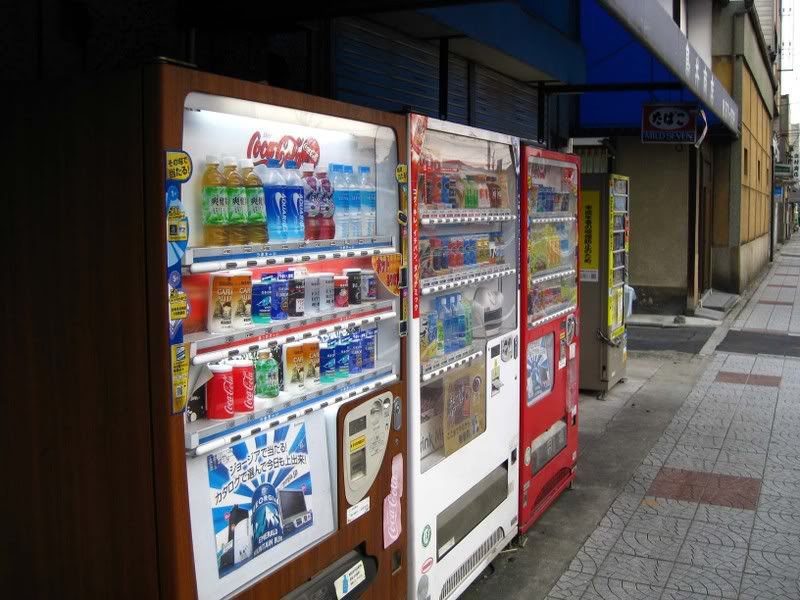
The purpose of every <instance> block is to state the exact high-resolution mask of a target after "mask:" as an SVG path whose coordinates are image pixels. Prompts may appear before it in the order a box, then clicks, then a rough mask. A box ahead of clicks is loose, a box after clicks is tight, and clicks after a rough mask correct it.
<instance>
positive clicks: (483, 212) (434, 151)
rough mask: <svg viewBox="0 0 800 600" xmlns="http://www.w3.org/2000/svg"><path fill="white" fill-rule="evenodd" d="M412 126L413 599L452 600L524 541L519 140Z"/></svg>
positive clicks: (428, 124) (419, 123)
mask: <svg viewBox="0 0 800 600" xmlns="http://www.w3.org/2000/svg"><path fill="white" fill-rule="evenodd" d="M408 128H409V134H410V149H409V152H410V181H409V184H410V188H411V214H410V236H411V238H410V240H411V249H410V251H411V256H412V261H411V265H410V268H411V319H410V322H409V337H410V339H411V340H412V341H411V343H409V344H408V352H409V382H410V385H409V387H408V390H409V401H408V411H409V450H408V457H409V467H408V477H409V493H410V500H409V512H410V515H411V516H410V532H409V543H408V548H409V559H408V563H409V567H408V585H409V591H408V593H409V597H413V598H417V599H418V600H431V599H432V600H447V599H448V598H456V597H457V596H458V595H460V594H461V593H462V592H463V590H464V589H465V588H466V587H467V586H468V585H469V584H470V582H471V581H473V580H474V579H475V578H476V577H477V576H478V574H479V573H480V572H481V570H482V569H483V568H484V567H485V566H486V565H487V564H488V563H489V562H490V561H491V560H492V559H493V558H494V557H495V556H496V555H497V554H498V553H499V552H500V550H501V549H502V548H503V547H504V546H505V545H506V544H507V543H508V542H509V541H510V540H511V539H512V538H513V537H514V535H516V533H517V482H518V478H519V474H518V470H517V460H518V445H519V397H518V395H519V382H518V378H519V373H520V371H519V351H520V349H519V330H518V327H519V324H518V317H517V303H518V292H519V290H518V282H517V281H518V280H517V260H518V259H517V257H518V248H517V244H518V242H517V214H518V202H519V200H518V192H517V180H518V176H519V171H518V164H519V162H518V155H519V143H518V140H517V139H516V138H513V137H511V136H507V135H501V134H497V133H492V132H488V131H482V130H479V129H475V128H472V127H466V126H462V125H457V124H453V123H448V122H444V121H439V120H435V119H430V118H427V117H424V116H420V115H413V114H412V115H410V116H409V122H408Z"/></svg>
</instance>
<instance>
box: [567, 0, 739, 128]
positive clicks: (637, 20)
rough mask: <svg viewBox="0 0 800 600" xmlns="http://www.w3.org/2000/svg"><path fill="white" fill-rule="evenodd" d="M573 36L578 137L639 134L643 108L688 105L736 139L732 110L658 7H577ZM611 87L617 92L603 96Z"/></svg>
mask: <svg viewBox="0 0 800 600" xmlns="http://www.w3.org/2000/svg"><path fill="white" fill-rule="evenodd" d="M580 36H581V43H582V45H583V48H584V51H585V53H586V84H587V85H586V88H585V89H586V90H588V91H586V92H585V93H583V94H582V95H581V98H580V119H579V129H580V132H581V134H583V135H590V134H591V133H590V132H592V131H595V132H598V131H600V130H603V131H608V130H615V129H616V130H619V129H628V128H639V126H640V124H641V110H642V105H643V104H646V103H656V102H667V103H674V102H688V103H697V104H698V105H699V106H702V107H704V108H705V109H706V111H707V116H708V117H709V122H710V124H711V125H714V124H721V125H723V126H724V127H725V129H727V130H728V131H729V132H730V133H732V134H733V135H737V136H738V132H739V108H738V106H737V105H736V102H734V100H733V99H732V98H731V97H730V95H729V94H728V92H727V90H726V89H725V88H724V87H723V85H722V83H721V82H720V81H719V79H717V77H716V76H715V75H714V73H713V71H712V69H711V66H710V65H708V64H706V62H705V61H704V60H703V59H702V58H701V57H700V55H699V54H698V53H697V51H696V50H695V48H694V47H693V46H692V45H691V44H690V43H689V41H688V40H687V39H686V37H685V36H684V35H683V33H682V32H681V30H680V29H679V28H678V26H677V25H676V24H675V22H674V21H673V20H672V17H670V15H669V14H667V12H666V11H665V10H664V9H663V8H662V7H661V5H660V4H659V3H658V2H655V1H653V0H581V2H580ZM614 85H616V86H618V87H619V88H620V90H619V91H609V90H613V86H614ZM603 86H605V90H606V91H602V92H600V91H597V92H595V91H591V90H592V89H593V87H594V88H598V89H603Z"/></svg>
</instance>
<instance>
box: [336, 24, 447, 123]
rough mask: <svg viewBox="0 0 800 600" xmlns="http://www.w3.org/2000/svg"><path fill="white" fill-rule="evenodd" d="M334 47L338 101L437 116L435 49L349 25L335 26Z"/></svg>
mask: <svg viewBox="0 0 800 600" xmlns="http://www.w3.org/2000/svg"><path fill="white" fill-rule="evenodd" d="M335 43H336V50H335V56H336V66H335V88H336V99H337V100H342V101H344V102H352V103H353V104H360V105H362V106H370V107H372V108H377V109H380V110H386V111H391V112H401V111H403V110H410V111H413V112H418V113H422V114H426V115H430V116H438V113H439V51H438V48H437V47H435V46H433V45H431V44H426V43H424V42H420V41H418V40H412V39H410V38H407V37H405V36H403V35H402V34H398V33H395V32H393V31H391V30H389V29H386V28H384V27H381V26H379V25H376V24H373V23H367V22H363V21H356V20H351V19H340V20H338V21H337V22H336V42H335Z"/></svg>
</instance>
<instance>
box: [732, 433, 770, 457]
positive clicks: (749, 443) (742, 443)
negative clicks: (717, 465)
mask: <svg viewBox="0 0 800 600" xmlns="http://www.w3.org/2000/svg"><path fill="white" fill-rule="evenodd" d="M768 448H769V438H758V439H749V440H740V439H736V438H733V437H732V438H726V439H725V442H724V443H723V444H722V449H723V450H726V451H728V452H752V453H755V454H764V453H765V452H766V451H767V449H768Z"/></svg>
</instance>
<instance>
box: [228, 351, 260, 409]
mask: <svg viewBox="0 0 800 600" xmlns="http://www.w3.org/2000/svg"><path fill="white" fill-rule="evenodd" d="M229 364H230V365H231V366H232V367H233V410H234V412H237V413H245V412H253V394H254V391H253V390H254V388H255V371H254V369H253V361H251V360H246V359H244V358H238V359H236V360H232V361H229Z"/></svg>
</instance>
